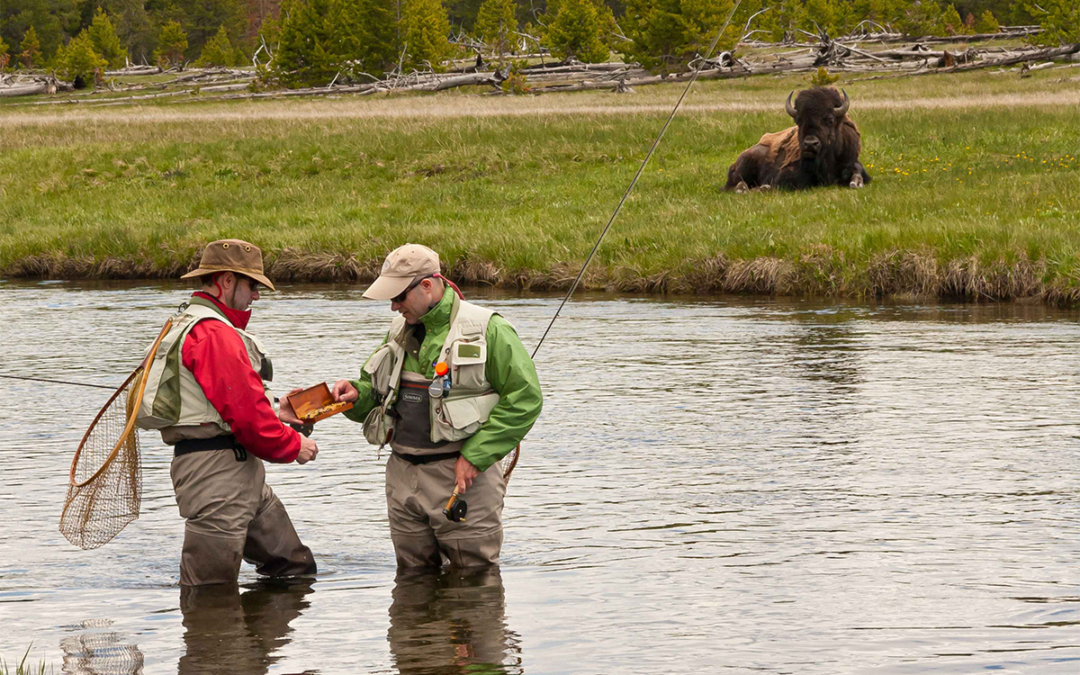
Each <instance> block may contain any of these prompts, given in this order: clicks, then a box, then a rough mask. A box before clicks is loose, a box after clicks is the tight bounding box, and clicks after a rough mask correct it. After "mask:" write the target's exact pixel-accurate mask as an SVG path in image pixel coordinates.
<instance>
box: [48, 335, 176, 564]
mask: <svg viewBox="0 0 1080 675" xmlns="http://www.w3.org/2000/svg"><path fill="white" fill-rule="evenodd" d="M171 325H172V322H171V321H170V322H169V323H168V324H166V326H165V328H163V329H162V331H161V335H159V336H158V338H157V340H156V341H155V342H154V344H153V346H152V347H151V348H150V351H149V352H148V353H147V357H146V359H145V360H144V361H143V364H142V365H140V366H139V367H138V368H136V369H135V370H134V371H133V372H132V373H131V375H129V376H128V378H127V379H126V380H125V381H124V383H123V384H122V385H120V387H119V388H118V389H117V390H116V391H115V392H114V393H113V395H112V396H111V397H110V398H109V400H108V401H107V402H106V403H105V405H104V407H102V409H101V411H100V412H98V414H97V417H95V418H94V421H93V422H91V423H90V428H88V429H87V430H86V434H85V435H83V438H82V441H81V442H80V443H79V447H78V448H76V450H75V458H74V459H73V460H72V462H71V473H70V475H69V481H68V491H67V499H66V500H65V501H64V511H63V513H61V514H60V532H61V534H63V535H64V536H65V537H66V538H67V540H68V541H70V542H71V543H72V544H75V545H76V546H78V547H79V548H82V549H92V548H98V547H99V546H102V545H104V544H106V543H108V542H109V540H111V539H112V538H113V537H115V536H116V535H118V534H120V531H121V530H123V529H124V527H126V526H127V524H128V523H130V522H131V521H133V520H135V519H137V518H138V517H139V508H140V506H141V504H142V464H141V461H140V455H139V435H138V430H137V429H136V427H135V417H136V415H137V414H138V412H139V409H138V408H139V402H140V401H141V400H142V395H143V391H144V390H145V388H146V378H145V377H143V375H144V367H145V366H146V364H149V363H150V362H151V361H152V360H153V358H154V355H155V354H156V353H157V348H158V345H160V344H161V339H162V338H163V337H165V333H167V332H168V329H169V328H170V327H171Z"/></svg>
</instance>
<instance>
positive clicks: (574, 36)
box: [545, 0, 614, 63]
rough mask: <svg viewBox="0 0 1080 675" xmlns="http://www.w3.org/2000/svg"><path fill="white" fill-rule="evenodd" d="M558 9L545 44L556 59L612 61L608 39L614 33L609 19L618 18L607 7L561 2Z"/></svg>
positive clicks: (583, 0) (581, 0) (586, 0)
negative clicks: (608, 35)
mask: <svg viewBox="0 0 1080 675" xmlns="http://www.w3.org/2000/svg"><path fill="white" fill-rule="evenodd" d="M551 4H554V3H549V5H548V7H549V11H550V9H551ZM554 9H555V18H554V19H552V20H551V22H550V23H549V24H548V28H547V34H546V36H545V37H546V40H545V42H546V43H547V45H548V47H549V48H550V49H551V51H552V53H553V54H555V56H557V57H559V58H560V59H563V60H566V59H571V58H574V59H577V60H578V61H582V62H584V63H603V62H605V61H607V60H608V58H610V56H611V50H610V49H609V48H608V44H607V41H606V40H605V37H606V34H607V33H609V32H610V23H609V21H608V19H610V20H611V22H614V17H613V16H612V14H611V10H610V9H609V8H608V7H607V5H603V4H600V3H599V2H597V1H596V0H559V2H558V3H557V5H556V7H555V8H554Z"/></svg>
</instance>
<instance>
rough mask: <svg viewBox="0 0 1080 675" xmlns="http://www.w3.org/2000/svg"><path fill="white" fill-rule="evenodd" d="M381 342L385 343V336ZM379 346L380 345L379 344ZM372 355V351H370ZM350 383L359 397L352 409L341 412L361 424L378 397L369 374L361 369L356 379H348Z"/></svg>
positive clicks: (376, 403)
mask: <svg viewBox="0 0 1080 675" xmlns="http://www.w3.org/2000/svg"><path fill="white" fill-rule="evenodd" d="M382 344H383V345H384V344H386V338H383V341H382ZM379 346H380V347H381V346H382V345H379ZM372 355H374V352H373V353H372ZM370 360H371V356H369V357H368V361H370ZM364 365H365V366H366V365H367V361H364ZM350 382H352V385H353V386H354V387H356V391H358V392H360V398H358V399H356V404H355V405H353V407H352V410H346V411H345V412H343V413H341V414H342V415H344V416H345V417H348V418H349V419H351V420H352V421H353V422H360V423H361V424H363V422H364V420H365V419H367V416H368V413H370V412H371V410H372V408H374V407H375V406H376V405H378V403H379V399H378V398H377V397H376V395H375V388H374V386H372V384H371V375H368V374H367V372H365V371H363V370H361V371H360V378H359V379H356V380H350Z"/></svg>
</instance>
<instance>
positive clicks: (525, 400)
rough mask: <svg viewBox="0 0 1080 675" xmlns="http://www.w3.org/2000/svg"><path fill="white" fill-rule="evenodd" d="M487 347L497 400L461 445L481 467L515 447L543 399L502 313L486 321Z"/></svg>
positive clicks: (530, 365)
mask: <svg viewBox="0 0 1080 675" xmlns="http://www.w3.org/2000/svg"><path fill="white" fill-rule="evenodd" d="M487 348H488V359H487V366H486V368H485V370H484V372H485V373H486V374H487V379H488V382H490V383H491V386H492V387H493V388H494V389H495V391H497V392H498V393H499V402H498V403H497V404H496V405H495V408H494V409H493V410H492V411H491V416H490V417H488V420H487V422H484V425H483V426H482V427H480V431H478V432H476V434H474V435H473V436H470V437H469V438H468V439H467V440H466V441H465V444H464V446H462V448H461V454H462V456H463V457H465V459H467V460H468V461H469V462H470V463H471V464H472V465H473V466H475V467H476V468H477V469H479V470H481V471H486V470H487V469H488V467H490V466H491V465H492V464H494V463H495V462H497V461H499V460H500V459H502V458H503V457H505V456H506V455H507V454H509V453H510V451H511V450H513V449H514V448H515V447H517V444H518V443H520V442H521V439H523V438H525V434H527V433H529V429H531V428H532V425H533V423H534V422H536V418H537V417H539V416H540V409H541V408H542V407H543V402H544V401H543V396H542V395H541V393H540V380H539V378H538V377H537V376H536V366H534V365H533V361H532V358H531V357H530V356H529V352H527V351H525V345H523V344H521V340H520V339H519V338H518V336H517V333H516V332H514V328H513V326H511V325H510V324H509V323H508V322H507V321H506V320H505V319H503V318H502V317H501V316H498V315H496V316H493V317H491V321H490V322H488V329H487ZM354 410H355V408H354Z"/></svg>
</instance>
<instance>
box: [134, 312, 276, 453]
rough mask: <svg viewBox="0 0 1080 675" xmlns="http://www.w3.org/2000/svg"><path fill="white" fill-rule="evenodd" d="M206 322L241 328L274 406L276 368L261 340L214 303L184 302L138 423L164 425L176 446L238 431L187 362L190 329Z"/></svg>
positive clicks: (151, 373)
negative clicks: (185, 353) (272, 390)
mask: <svg viewBox="0 0 1080 675" xmlns="http://www.w3.org/2000/svg"><path fill="white" fill-rule="evenodd" d="M200 321H221V322H222V323H224V324H226V325H227V326H229V327H230V328H232V329H233V330H235V331H236V332H237V334H238V335H239V336H240V339H241V340H243V342H244V348H245V349H246V350H247V354H248V359H249V360H250V361H251V367H252V368H253V369H254V370H255V372H256V373H259V376H260V377H261V378H262V380H263V390H264V392H265V393H266V396H267V398H268V399H269V400H270V401H271V405H273V397H272V395H271V393H270V389H269V387H268V386H267V384H266V383H267V382H269V381H272V380H273V379H274V367H273V364H272V362H271V361H270V357H268V356H267V355H266V351H265V350H264V349H263V347H262V344H261V343H260V342H259V340H258V339H257V338H256V337H255V336H254V335H252V334H251V333H248V332H246V331H243V330H241V329H239V328H237V327H236V326H233V325H232V324H231V323H229V321H228V320H227V319H226V318H225V316H224V315H223V314H222V313H221V312H220V311H219V310H218V309H217V308H216V307H214V306H213V305H212V304H211V303H210V302H208V301H206V300H201V299H199V298H193V299H192V300H191V301H190V303H188V304H187V306H186V307H185V306H183V305H182V306H181V310H180V313H179V314H178V315H177V316H176V318H174V320H173V325H172V328H170V329H169V332H168V333H166V334H165V337H164V338H162V340H161V345H160V346H159V347H158V351H157V354H156V355H155V356H154V360H153V362H152V363H151V364H150V366H149V368H147V371H146V375H145V377H146V378H147V381H146V390H145V391H144V392H143V397H142V401H141V402H140V405H139V414H138V417H137V418H136V419H135V424H136V426H138V427H139V428H140V429H158V430H160V431H161V438H162V440H163V441H165V442H166V443H168V444H170V445H172V444H175V443H176V442H177V441H181V440H186V439H193V438H212V437H214V436H224V435H226V434H229V433H232V430H231V429H230V428H229V425H228V424H227V423H226V422H225V421H224V420H223V419H221V415H219V414H218V411H217V410H216V409H215V408H214V406H213V405H211V403H210V401H209V400H208V399H207V398H206V394H205V393H203V390H202V387H201V386H200V385H199V382H198V381H197V380H196V379H195V375H194V374H193V373H192V372H191V371H190V370H188V369H187V368H185V367H184V364H183V358H182V355H183V349H184V341H185V340H186V339H187V336H188V333H190V332H191V329H192V328H194V327H195V325H196V324H197V323H199V322H200Z"/></svg>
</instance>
